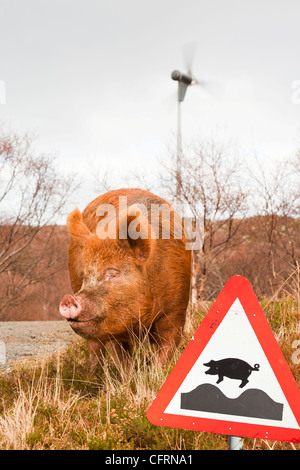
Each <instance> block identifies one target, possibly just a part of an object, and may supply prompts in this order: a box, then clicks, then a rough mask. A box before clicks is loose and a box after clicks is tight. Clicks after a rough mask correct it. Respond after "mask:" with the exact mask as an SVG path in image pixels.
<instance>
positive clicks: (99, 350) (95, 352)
mask: <svg viewBox="0 0 300 470" xmlns="http://www.w3.org/2000/svg"><path fill="white" fill-rule="evenodd" d="M88 348H89V355H90V358H89V359H90V370H91V371H92V372H94V371H95V370H96V369H97V367H99V366H102V365H103V361H104V356H105V346H104V344H103V343H102V342H101V341H100V340H98V339H89V340H88Z"/></svg>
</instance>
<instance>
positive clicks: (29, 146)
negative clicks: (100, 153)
mask: <svg viewBox="0 0 300 470" xmlns="http://www.w3.org/2000/svg"><path fill="white" fill-rule="evenodd" d="M33 143H34V139H33V138H32V137H31V136H29V135H28V134H23V135H18V134H15V133H13V132H5V131H4V130H3V128H0V282H1V286H0V313H1V317H2V319H5V316H6V313H7V309H8V307H9V305H11V304H14V305H15V304H16V303H17V302H18V300H19V298H20V294H21V292H22V291H24V289H26V288H27V287H28V286H30V285H33V284H36V283H39V282H42V281H43V280H45V279H48V278H49V277H50V276H52V275H53V273H54V272H57V270H59V269H61V268H62V266H65V258H64V259H62V253H61V252H60V250H59V247H57V250H55V248H54V246H53V230H54V225H53V224H55V222H56V221H57V218H58V216H59V215H60V214H61V212H62V211H63V209H64V207H65V205H66V203H67V201H68V197H69V196H70V193H71V192H72V191H73V190H74V187H75V186H74V178H73V177H71V176H70V175H68V176H64V175H62V174H61V173H60V172H59V171H58V170H57V168H56V162H55V159H54V158H53V157H52V156H47V155H43V154H42V155H41V154H40V155H36V154H35V152H34V145H33Z"/></svg>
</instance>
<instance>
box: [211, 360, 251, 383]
mask: <svg viewBox="0 0 300 470" xmlns="http://www.w3.org/2000/svg"><path fill="white" fill-rule="evenodd" d="M203 365H204V366H206V367H209V369H208V370H207V371H206V372H205V373H206V374H209V375H218V376H219V378H218V381H217V384H219V383H220V382H222V380H223V379H224V376H225V377H229V378H230V379H239V380H241V383H240V385H239V387H240V388H243V387H245V385H247V383H248V382H249V380H248V377H249V375H250V374H251V372H252V371H258V370H259V364H254V367H251V366H250V365H249V364H248V363H247V362H245V361H242V360H241V359H235V358H227V359H221V360H220V361H214V360H213V359H212V360H211V361H209V362H207V363H205V364H203Z"/></svg>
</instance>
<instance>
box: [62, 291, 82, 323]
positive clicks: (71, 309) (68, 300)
mask: <svg viewBox="0 0 300 470" xmlns="http://www.w3.org/2000/svg"><path fill="white" fill-rule="evenodd" d="M81 311H82V306H81V304H80V303H79V302H78V300H76V299H75V297H73V295H70V294H68V295H65V296H64V297H63V299H62V301H61V302H60V305H59V313H60V314H61V315H62V316H63V317H64V318H66V319H67V320H76V319H77V317H78V316H79V314H80V312H81Z"/></svg>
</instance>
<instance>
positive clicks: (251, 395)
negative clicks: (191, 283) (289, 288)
mask: <svg viewBox="0 0 300 470" xmlns="http://www.w3.org/2000/svg"><path fill="white" fill-rule="evenodd" d="M147 418H148V420H149V421H150V422H151V423H152V424H155V425H158V426H166V427H173V428H182V429H192V430H197V431H205V432H212V433H218V434H227V435H232V436H242V437H252V438H260V439H271V440H277V441H290V442H294V443H296V442H300V391H299V389H298V386H297V384H296V382H295V380H294V377H293V375H292V373H291V371H290V369H289V367H288V365H287V363H286V361H285V359H284V356H283V354H282V352H281V350H280V348H279V346H278V344H277V342H276V339H275V337H274V335H273V333H272V330H271V328H270V326H269V324H268V321H267V320H266V317H265V315H264V313H263V311H262V309H261V307H260V304H259V302H258V300H257V298H256V296H255V294H254V292H253V290H252V288H251V286H250V284H249V282H248V281H247V279H245V278H244V277H242V276H234V277H232V278H230V279H229V281H228V282H227V283H226V285H225V287H224V288H223V290H222V292H221V293H220V295H219V296H218V298H217V300H216V302H215V303H214V304H213V306H212V307H211V309H210V311H209V312H208V314H207V315H206V317H205V318H204V320H203V321H202V323H201V325H200V327H199V328H198V329H197V331H196V333H195V335H194V336H193V338H192V339H191V340H190V342H189V344H188V345H187V347H186V349H185V350H184V352H183V353H182V355H181V357H180V358H179V360H178V361H177V363H176V365H175V367H174V369H173V370H172V371H171V373H170V375H169V376H168V377H167V380H166V382H165V383H164V385H163V386H162V388H161V389H160V391H159V393H158V395H157V397H156V398H155V400H154V402H153V403H152V405H151V406H150V408H149V410H148V412H147Z"/></svg>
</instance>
